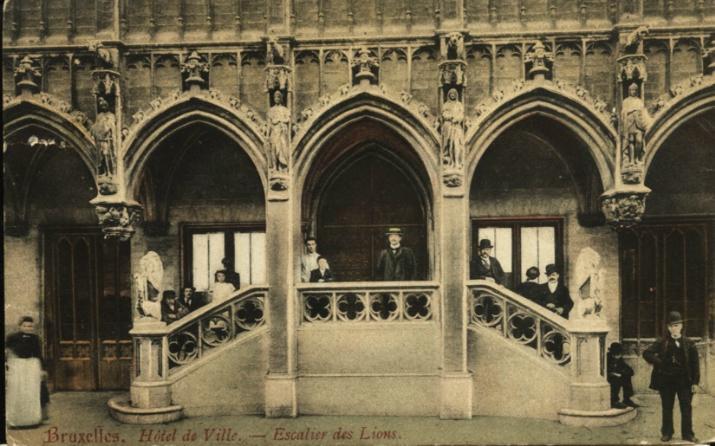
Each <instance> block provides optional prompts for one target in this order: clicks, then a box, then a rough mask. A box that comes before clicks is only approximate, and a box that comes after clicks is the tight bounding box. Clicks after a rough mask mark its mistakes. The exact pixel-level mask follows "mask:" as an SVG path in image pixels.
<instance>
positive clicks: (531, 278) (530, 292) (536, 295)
mask: <svg viewBox="0 0 715 446" xmlns="http://www.w3.org/2000/svg"><path fill="white" fill-rule="evenodd" d="M516 292H517V294H521V295H522V296H524V297H526V298H527V299H529V300H531V301H533V302H536V303H537V304H539V305H541V287H540V285H539V268H537V267H535V266H532V267H531V268H529V269H527V270H526V282H522V283H520V284H519V286H517V287H516Z"/></svg>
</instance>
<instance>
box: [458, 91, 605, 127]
mask: <svg viewBox="0 0 715 446" xmlns="http://www.w3.org/2000/svg"><path fill="white" fill-rule="evenodd" d="M537 88H543V89H546V90H551V91H554V92H558V93H559V94H563V95H565V96H569V97H571V98H572V99H573V100H575V101H577V102H581V103H583V104H584V106H585V107H586V108H589V109H591V110H593V111H595V112H596V113H597V114H598V115H599V116H601V118H602V119H603V121H604V123H608V124H609V125H610V124H611V123H612V122H613V115H612V113H611V111H610V110H608V104H607V103H606V102H605V101H603V100H602V99H600V98H598V97H595V96H593V95H591V93H590V92H589V91H588V89H586V88H585V87H583V86H581V85H573V84H570V83H568V82H564V81H561V80H555V81H548V80H545V81H541V82H538V83H537V82H533V81H521V80H517V81H514V82H512V84H511V85H510V86H509V87H508V88H506V89H504V90H498V91H496V92H495V93H494V94H493V95H492V96H491V97H489V98H487V99H485V100H483V101H481V102H479V103H478V104H477V105H476V106H475V107H474V117H473V119H472V120H471V121H470V122H468V127H472V126H475V125H478V124H479V123H480V122H481V121H482V120H483V119H485V118H486V117H487V116H488V115H489V114H491V112H492V111H494V110H496V109H497V108H498V107H499V106H501V105H503V104H505V103H507V102H509V101H510V100H512V99H514V98H516V97H517V96H520V95H522V94H524V93H525V92H527V91H530V90H535V89H537Z"/></svg>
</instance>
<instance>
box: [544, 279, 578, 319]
mask: <svg viewBox="0 0 715 446" xmlns="http://www.w3.org/2000/svg"><path fill="white" fill-rule="evenodd" d="M540 291H541V305H543V306H546V305H548V304H550V303H551V304H554V305H556V306H557V307H562V308H563V309H564V312H563V313H562V314H561V316H562V317H564V318H566V319H568V317H569V313H570V312H571V309H572V308H573V300H571V295H570V294H569V290H568V288H566V287H565V286H564V284H563V283H561V282H559V284H558V286H557V287H556V289H555V290H554V292H553V293H552V292H551V290H549V284H548V283H543V284H541V285H540Z"/></svg>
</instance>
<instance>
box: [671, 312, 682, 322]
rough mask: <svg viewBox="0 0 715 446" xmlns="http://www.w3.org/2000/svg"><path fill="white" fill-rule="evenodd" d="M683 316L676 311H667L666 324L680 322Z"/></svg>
mask: <svg viewBox="0 0 715 446" xmlns="http://www.w3.org/2000/svg"><path fill="white" fill-rule="evenodd" d="M682 323H683V316H681V315H680V313H679V312H678V311H671V312H670V313H668V325H673V324H682Z"/></svg>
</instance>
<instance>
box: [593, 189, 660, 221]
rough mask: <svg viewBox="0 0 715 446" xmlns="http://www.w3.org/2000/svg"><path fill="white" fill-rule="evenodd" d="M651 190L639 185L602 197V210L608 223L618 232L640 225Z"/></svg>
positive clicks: (613, 191) (611, 191)
mask: <svg viewBox="0 0 715 446" xmlns="http://www.w3.org/2000/svg"><path fill="white" fill-rule="evenodd" d="M649 193H650V189H649V188H647V187H645V186H642V185H638V186H630V187H622V188H620V189H618V190H614V189H612V190H610V191H607V192H605V193H604V194H603V195H602V196H601V208H602V210H603V214H604V215H605V216H606V222H608V224H610V225H611V226H613V227H614V228H615V229H616V230H622V229H627V228H630V227H633V226H635V225H637V224H639V223H640V222H641V220H642V218H643V214H644V213H645V201H646V198H647V197H648V194H649Z"/></svg>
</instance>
